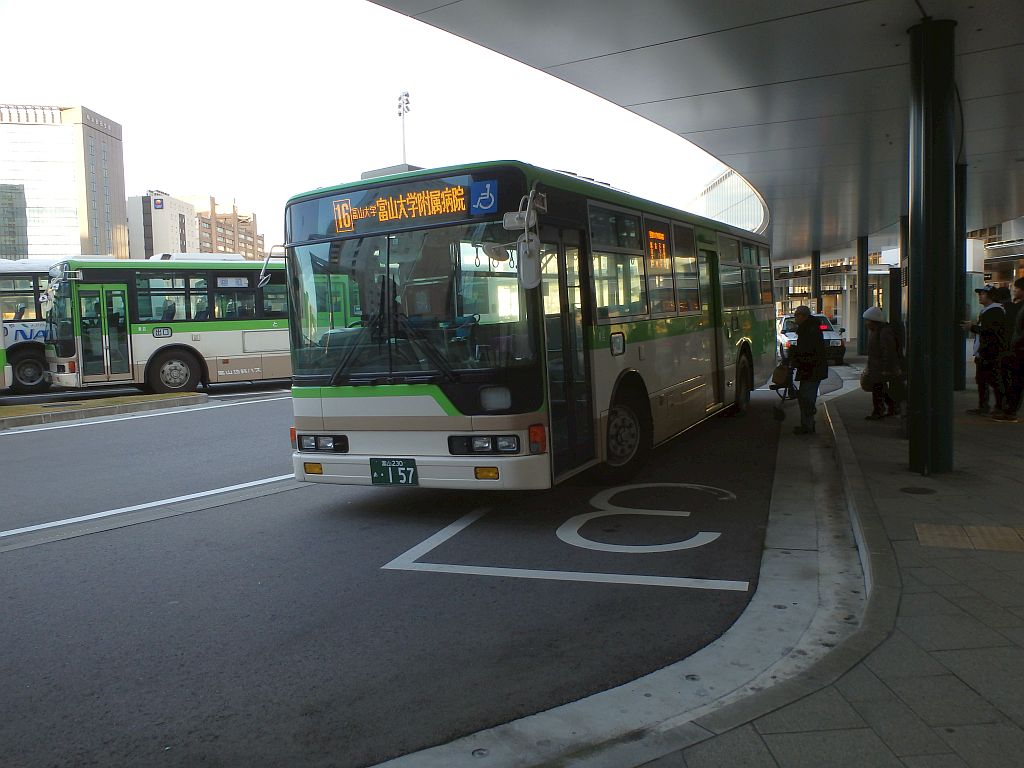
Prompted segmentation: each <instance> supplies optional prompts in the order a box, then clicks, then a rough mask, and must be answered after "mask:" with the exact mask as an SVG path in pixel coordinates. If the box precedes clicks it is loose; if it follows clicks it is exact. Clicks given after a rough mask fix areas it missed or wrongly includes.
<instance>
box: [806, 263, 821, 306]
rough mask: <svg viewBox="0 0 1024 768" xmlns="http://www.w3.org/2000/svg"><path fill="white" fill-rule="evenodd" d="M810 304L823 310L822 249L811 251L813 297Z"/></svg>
mask: <svg viewBox="0 0 1024 768" xmlns="http://www.w3.org/2000/svg"><path fill="white" fill-rule="evenodd" d="M808 306H810V308H811V309H812V310H813V311H814V312H820V311H821V251H811V297H810V301H808Z"/></svg>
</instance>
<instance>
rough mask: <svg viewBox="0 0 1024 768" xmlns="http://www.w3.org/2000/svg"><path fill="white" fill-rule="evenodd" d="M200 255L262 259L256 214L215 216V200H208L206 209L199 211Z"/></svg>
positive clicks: (234, 212)
mask: <svg viewBox="0 0 1024 768" xmlns="http://www.w3.org/2000/svg"><path fill="white" fill-rule="evenodd" d="M198 218H199V251H200V253H240V254H242V255H243V256H245V258H247V259H262V258H263V235H261V234H259V232H258V231H257V229H256V214H255V213H239V212H238V206H237V205H234V204H232V206H231V213H217V201H216V200H215V199H214V198H213V197H210V207H209V210H206V211H202V210H201V211H199V214H198Z"/></svg>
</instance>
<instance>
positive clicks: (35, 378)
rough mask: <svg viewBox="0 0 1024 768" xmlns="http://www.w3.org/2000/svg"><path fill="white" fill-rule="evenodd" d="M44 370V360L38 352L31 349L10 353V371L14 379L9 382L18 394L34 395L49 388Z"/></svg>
mask: <svg viewBox="0 0 1024 768" xmlns="http://www.w3.org/2000/svg"><path fill="white" fill-rule="evenodd" d="M45 370H46V360H45V359H44V358H43V357H42V356H41V355H40V354H38V353H36V352H33V351H31V350H22V351H19V352H12V353H11V371H12V372H13V374H14V380H13V381H12V382H11V389H13V390H14V391H15V393H16V394H19V395H36V394H39V393H40V392H45V391H46V390H47V389H49V388H50V383H49V382H48V381H47V380H46V376H44V375H43V372H44V371H45Z"/></svg>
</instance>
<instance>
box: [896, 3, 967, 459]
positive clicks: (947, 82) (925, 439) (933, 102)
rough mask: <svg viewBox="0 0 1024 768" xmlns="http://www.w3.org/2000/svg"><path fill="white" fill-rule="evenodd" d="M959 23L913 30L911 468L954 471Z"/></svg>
mask: <svg viewBox="0 0 1024 768" xmlns="http://www.w3.org/2000/svg"><path fill="white" fill-rule="evenodd" d="M955 28H956V22H955V21H948V20H942V21H935V20H932V19H925V20H924V21H922V22H921V23H920V24H918V25H917V26H914V27H911V28H910V30H909V35H910V80H911V99H910V137H909V138H910V279H909V288H910V290H909V307H908V314H907V317H908V320H909V337H910V338H909V342H908V351H909V352H910V357H909V360H908V368H909V382H908V383H909V395H908V410H909V421H910V424H909V437H910V469H911V470H913V471H915V472H920V473H922V474H925V475H928V474H937V473H941V472H950V471H952V469H953V360H954V354H955V349H954V348H955V346H956V339H957V338H958V334H956V333H954V332H953V331H954V329H955V327H956V310H955V308H954V305H955V303H956V301H958V300H957V299H955V298H954V293H953V292H954V288H955V278H954V275H955V272H956V264H955V261H956V259H955V250H956V248H955V244H956V233H955V220H954V186H955V184H954V163H955V159H956V146H955V144H956V143H955V122H956V121H955V119H954V117H955V99H954V91H953V87H954V83H953V66H954V59H953V48H954V45H953V43H954V32H955Z"/></svg>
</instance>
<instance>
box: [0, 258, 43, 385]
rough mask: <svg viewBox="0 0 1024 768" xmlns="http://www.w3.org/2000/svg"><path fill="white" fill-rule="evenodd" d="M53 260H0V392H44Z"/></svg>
mask: <svg viewBox="0 0 1024 768" xmlns="http://www.w3.org/2000/svg"><path fill="white" fill-rule="evenodd" d="M55 261H56V259H38V258H37V259H17V260H11V259H0V321H2V324H3V340H2V341H0V390H4V389H7V388H8V387H10V388H11V389H12V390H13V391H14V392H15V394H19V395H27V394H35V393H39V392H45V391H46V389H47V388H48V387H49V386H50V385H49V382H47V380H46V375H45V374H46V320H45V319H44V316H45V313H46V298H47V295H46V286H47V283H48V281H49V275H48V270H49V268H50V267H51V266H52V265H53V263H54V262H55Z"/></svg>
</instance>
